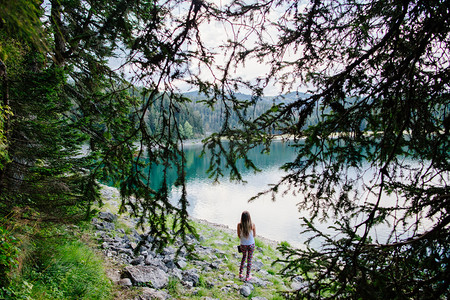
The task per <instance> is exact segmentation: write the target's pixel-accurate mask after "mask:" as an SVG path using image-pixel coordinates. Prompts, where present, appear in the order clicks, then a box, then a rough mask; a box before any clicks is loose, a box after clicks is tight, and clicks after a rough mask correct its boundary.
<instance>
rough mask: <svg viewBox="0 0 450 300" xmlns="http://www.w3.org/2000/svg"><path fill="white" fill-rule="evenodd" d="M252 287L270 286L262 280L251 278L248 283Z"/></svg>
mask: <svg viewBox="0 0 450 300" xmlns="http://www.w3.org/2000/svg"><path fill="white" fill-rule="evenodd" d="M247 282H249V283H251V284H252V285H256V286H261V287H266V286H267V285H268V284H272V283H271V282H266V281H264V280H261V279H259V278H258V277H252V278H251V279H250V280H249V281H247Z"/></svg>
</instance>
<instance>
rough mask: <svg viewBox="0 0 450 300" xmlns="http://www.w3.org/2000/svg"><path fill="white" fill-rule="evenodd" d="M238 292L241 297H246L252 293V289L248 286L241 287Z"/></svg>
mask: <svg viewBox="0 0 450 300" xmlns="http://www.w3.org/2000/svg"><path fill="white" fill-rule="evenodd" d="M239 292H240V293H241V295H242V296H244V297H248V296H250V294H251V293H252V289H251V288H250V287H249V286H248V285H244V286H242V287H241V290H240V291H239Z"/></svg>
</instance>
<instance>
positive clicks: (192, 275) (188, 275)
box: [182, 269, 200, 286]
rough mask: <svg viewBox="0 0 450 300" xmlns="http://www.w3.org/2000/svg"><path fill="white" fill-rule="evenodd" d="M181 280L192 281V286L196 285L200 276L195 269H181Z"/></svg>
mask: <svg viewBox="0 0 450 300" xmlns="http://www.w3.org/2000/svg"><path fill="white" fill-rule="evenodd" d="M182 274H183V282H184V283H185V284H186V283H187V284H189V283H192V286H197V285H198V284H199V282H200V276H199V275H198V274H197V270H196V269H190V270H186V271H183V273H182Z"/></svg>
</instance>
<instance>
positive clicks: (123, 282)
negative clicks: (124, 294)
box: [118, 278, 133, 286]
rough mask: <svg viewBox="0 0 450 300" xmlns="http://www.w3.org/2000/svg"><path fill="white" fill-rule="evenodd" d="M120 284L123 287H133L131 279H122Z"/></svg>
mask: <svg viewBox="0 0 450 300" xmlns="http://www.w3.org/2000/svg"><path fill="white" fill-rule="evenodd" d="M118 284H119V285H121V286H132V285H133V283H132V282H131V279H130V278H122V279H120V280H119V282H118Z"/></svg>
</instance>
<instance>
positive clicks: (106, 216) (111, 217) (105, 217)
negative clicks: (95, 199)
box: [98, 211, 117, 222]
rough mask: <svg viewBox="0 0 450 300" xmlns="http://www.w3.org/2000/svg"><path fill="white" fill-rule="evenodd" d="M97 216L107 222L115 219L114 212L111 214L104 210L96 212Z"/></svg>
mask: <svg viewBox="0 0 450 300" xmlns="http://www.w3.org/2000/svg"><path fill="white" fill-rule="evenodd" d="M98 218H99V219H102V220H105V221H107V222H114V221H115V220H117V216H116V215H114V214H112V213H110V212H104V211H101V212H100V213H99V214H98Z"/></svg>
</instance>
